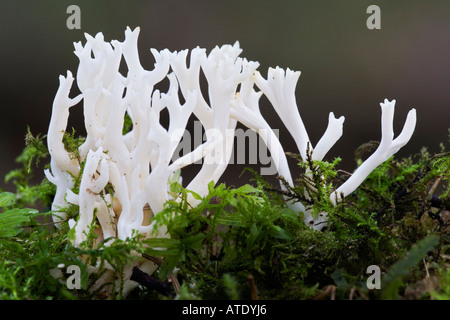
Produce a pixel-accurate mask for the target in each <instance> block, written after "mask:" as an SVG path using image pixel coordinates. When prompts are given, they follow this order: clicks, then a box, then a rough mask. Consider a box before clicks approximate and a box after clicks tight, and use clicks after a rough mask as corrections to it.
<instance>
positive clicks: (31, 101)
mask: <svg viewBox="0 0 450 320" xmlns="http://www.w3.org/2000/svg"><path fill="white" fill-rule="evenodd" d="M71 4H75V5H78V6H79V7H80V9H81V29H80V30H69V29H68V28H67V27H66V20H67V18H68V17H69V14H67V13H66V9H67V7H68V6H69V5H71ZM371 4H376V5H378V6H380V8H381V27H382V29H381V30H369V29H368V28H367V27H366V20H367V18H368V17H369V14H367V13H366V9H367V7H368V6H369V5H371ZM0 23H1V28H0V40H1V42H0V65H1V84H0V92H1V93H0V94H1V101H2V109H1V117H0V119H1V120H0V121H1V125H0V150H1V153H2V157H1V158H0V176H1V177H4V175H5V174H6V173H7V172H9V171H10V170H12V169H14V168H16V167H17V164H16V162H15V158H16V157H17V156H18V155H19V154H20V152H21V150H22V149H23V147H24V136H25V133H26V128H27V126H29V127H30V128H31V131H32V133H34V134H37V133H42V134H46V132H47V128H48V124H49V121H50V115H51V108H52V102H53V98H54V95H55V93H56V90H57V88H58V76H59V75H60V74H65V73H66V71H67V70H71V71H72V72H73V73H74V74H75V73H76V70H77V66H78V59H77V57H76V56H75V55H74V54H73V42H77V41H80V40H81V41H82V42H83V43H84V42H85V40H84V35H83V34H84V32H87V33H89V34H91V35H95V34H96V33H97V32H103V34H104V36H105V39H106V40H107V41H110V40H112V39H117V40H120V41H122V40H123V39H124V30H125V28H126V26H130V27H131V28H134V27H136V26H140V28H141V33H140V38H139V47H140V55H141V61H142V64H143V66H144V67H145V68H147V69H151V68H152V66H153V57H152V55H151V54H150V52H149V49H150V48H156V49H158V50H161V49H164V48H168V49H170V50H181V49H185V48H188V49H191V48H194V47H196V46H200V47H204V48H206V49H207V50H208V52H209V50H211V49H212V48H213V47H214V46H215V45H222V44H226V43H231V44H232V43H234V42H235V41H236V40H239V42H240V45H241V47H242V48H243V49H244V52H243V54H242V55H241V56H243V57H246V58H247V59H249V60H255V61H259V62H260V67H259V70H260V71H261V72H262V73H263V75H264V76H265V75H266V71H267V68H268V67H271V66H273V67H275V66H277V65H279V66H280V67H283V68H287V67H289V68H290V69H293V70H300V71H302V76H301V78H300V81H299V84H298V87H297V102H298V105H299V109H300V113H301V116H302V118H303V121H304V123H305V125H306V128H307V130H308V133H309V136H310V139H311V141H312V143H313V144H314V145H315V144H316V143H317V141H318V139H319V138H320V137H321V135H322V134H323V132H324V131H325V129H326V126H327V122H328V113H329V112H330V111H333V112H334V113H335V115H336V116H337V117H339V116H341V115H344V116H345V117H346V120H345V123H344V135H343V137H342V138H341V139H340V140H339V142H338V143H337V144H336V145H335V146H334V148H333V149H332V151H331V152H330V153H329V154H328V157H327V160H332V159H333V158H334V157H336V156H341V157H342V158H343V161H342V164H341V168H342V169H346V170H352V169H353V168H354V167H355V162H354V158H353V152H354V150H355V149H356V148H357V147H358V146H359V145H361V144H362V143H365V142H368V141H370V140H379V139H380V114H381V112H380V107H379V103H380V102H382V101H383V100H384V99H385V98H388V99H389V100H391V99H396V100H397V106H396V114H395V125H394V128H395V133H396V134H399V133H400V130H401V128H402V126H403V123H404V120H405V117H406V114H407V112H408V111H409V109H411V108H413V107H414V108H416V109H417V113H418V124H417V128H416V131H415V134H414V136H413V138H412V139H411V141H410V143H409V144H408V145H407V146H406V147H405V148H403V149H402V150H401V151H400V153H399V156H407V155H409V154H413V153H417V152H419V150H420V149H421V147H422V146H427V147H428V148H429V149H430V150H431V151H438V150H439V143H440V142H446V141H447V140H448V128H449V127H450V121H449V120H450V1H448V0H433V1H425V0H397V1H387V0H386V1H363V0H347V1H334V0H316V1H306V0H290V1H287V0H285V1H269V0H246V1H238V0H227V1H218V0H214V1H212V0H189V1H180V0H178V1H175V0H150V1H138V0H131V1H121V0H108V1H87V0H85V1H63V0H59V1H54V0H52V1H50V0H21V1H17V0H2V1H1V3H0ZM75 91H76V90H75V89H74V92H75ZM262 104H263V107H270V106H269V105H268V103H267V101H265V100H262ZM78 109H80V108H78ZM73 113H74V114H73V116H72V117H71V122H70V123H71V124H73V125H74V126H76V125H77V124H78V125H79V124H80V122H81V120H82V117H81V110H78V111H77V110H74V111H73ZM270 122H271V124H272V125H273V127H274V128H280V134H281V140H282V141H284V142H285V145H286V143H288V144H291V143H292V140H291V138H290V136H289V135H288V133H287V132H286V131H284V127H283V125H282V123H281V122H280V121H279V119H278V118H276V117H275V116H274V117H273V119H271V120H270ZM286 151H296V150H295V148H294V146H293V145H290V146H288V147H286ZM243 167H244V166H242V165H234V166H232V167H231V168H229V169H228V171H227V173H226V175H225V176H224V180H225V181H228V182H231V183H237V184H240V183H241V182H240V181H238V180H236V177H237V176H238V174H239V173H240V172H241V170H242V168H243ZM42 177H43V175H40V172H39V173H38V176H37V177H36V178H37V179H41V178H42ZM0 187H1V188H3V189H6V190H13V189H14V186H13V185H12V184H11V183H9V184H5V183H4V181H3V178H1V179H0Z"/></svg>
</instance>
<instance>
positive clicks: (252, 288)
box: [248, 275, 259, 300]
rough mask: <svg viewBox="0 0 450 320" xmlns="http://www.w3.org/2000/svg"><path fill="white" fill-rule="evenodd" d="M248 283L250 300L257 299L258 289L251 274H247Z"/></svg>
mask: <svg viewBox="0 0 450 320" xmlns="http://www.w3.org/2000/svg"><path fill="white" fill-rule="evenodd" d="M248 284H249V285H250V292H251V297H252V300H258V298H259V297H258V289H257V288H256V284H255V278H254V277H253V276H252V275H249V276H248Z"/></svg>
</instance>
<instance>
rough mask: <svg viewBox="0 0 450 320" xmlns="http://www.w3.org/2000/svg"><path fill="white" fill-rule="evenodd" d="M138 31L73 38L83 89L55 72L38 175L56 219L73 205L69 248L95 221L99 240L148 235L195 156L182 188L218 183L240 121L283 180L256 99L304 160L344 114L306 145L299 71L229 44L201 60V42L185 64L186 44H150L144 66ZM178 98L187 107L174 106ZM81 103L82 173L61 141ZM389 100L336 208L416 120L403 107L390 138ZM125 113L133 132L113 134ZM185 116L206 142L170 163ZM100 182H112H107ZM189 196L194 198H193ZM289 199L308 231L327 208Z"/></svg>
mask: <svg viewBox="0 0 450 320" xmlns="http://www.w3.org/2000/svg"><path fill="white" fill-rule="evenodd" d="M138 34H139V28H136V29H135V30H133V31H132V30H130V29H129V28H127V30H126V31H125V40H124V41H123V42H119V41H111V42H110V43H108V42H105V41H104V38H103V35H102V34H101V33H98V34H97V35H96V36H95V38H94V37H91V36H90V35H88V34H86V40H87V41H86V44H85V45H84V46H83V45H82V44H81V43H75V44H74V45H75V54H76V55H77V57H78V58H79V60H80V64H79V67H78V72H77V76H76V80H77V81H76V82H77V85H78V88H79V89H80V91H81V93H80V94H79V95H78V96H77V97H75V98H69V92H70V89H71V86H72V83H73V81H74V78H73V76H72V73H71V72H70V71H68V72H67V76H66V77H64V76H60V78H59V80H60V86H59V89H58V91H57V94H56V97H55V99H54V103H53V112H52V118H51V122H50V126H49V130H48V147H49V150H50V155H51V171H50V170H47V171H46V172H45V173H46V176H47V178H48V179H49V180H50V181H51V182H52V183H54V184H55V185H56V186H57V192H56V195H55V199H54V202H53V207H52V210H53V211H54V212H55V213H56V217H55V218H54V219H55V223H56V225H57V226H60V224H61V223H62V221H66V220H67V216H66V214H65V213H64V208H66V207H67V206H68V203H72V204H76V205H79V214H78V216H77V217H76V220H73V219H70V221H69V226H70V228H74V232H75V241H74V242H75V244H76V245H79V244H80V243H81V242H83V241H84V240H85V239H86V234H87V232H88V230H89V227H90V226H91V224H92V223H93V222H97V224H98V225H99V227H100V230H99V236H100V239H106V238H108V237H112V238H119V239H126V238H127V237H130V236H131V235H132V233H133V232H138V233H140V234H143V235H147V236H150V235H151V231H152V230H153V229H152V228H153V226H154V224H153V223H152V217H153V216H154V215H156V214H158V212H160V211H161V210H162V209H163V205H164V203H165V202H166V201H167V200H168V199H169V198H170V197H171V194H170V192H169V190H168V185H169V183H170V181H173V180H174V179H178V178H179V175H178V172H179V170H180V169H182V168H184V167H187V166H189V165H192V164H194V163H195V162H197V161H199V160H202V159H203V164H202V167H201V169H200V171H199V172H198V174H197V175H196V176H195V177H194V179H193V180H192V181H191V182H190V183H189V184H188V185H187V186H186V188H187V189H189V190H192V191H195V192H196V193H198V194H199V195H200V196H205V195H206V193H207V191H208V188H207V185H208V183H209V182H210V181H214V183H216V182H217V181H218V179H219V178H220V177H221V175H222V174H223V173H224V171H225V169H226V167H227V164H228V163H229V160H230V157H231V153H232V150H233V139H234V137H233V134H230V133H233V131H234V129H235V128H236V124H237V122H241V123H242V124H243V125H244V126H247V127H248V128H250V129H252V130H254V131H256V132H257V133H259V135H260V137H261V138H262V140H263V141H264V142H265V143H266V145H267V147H268V149H269V150H270V152H271V156H272V160H273V162H274V164H275V166H276V168H277V170H278V173H279V174H280V175H281V176H283V177H284V178H285V180H286V181H287V182H288V183H289V184H291V185H292V184H293V179H292V176H291V173H290V170H289V167H288V162H287V159H286V156H285V151H284V149H283V146H282V144H281V143H280V141H279V140H278V139H277V137H276V136H275V134H274V131H273V129H272V128H271V127H270V125H269V124H268V122H267V121H266V120H265V119H264V117H263V116H262V114H261V112H260V109H259V99H260V97H261V95H262V94H264V95H266V97H267V98H268V100H269V101H270V103H271V104H272V106H273V108H274V109H275V111H276V113H277V114H278V115H279V117H280V119H281V120H282V122H283V123H284V125H285V126H286V128H287V129H288V131H289V132H290V133H291V135H292V137H293V139H294V141H295V143H296V146H297V149H298V153H299V154H300V155H301V157H302V158H303V159H304V160H306V157H307V148H309V150H310V151H312V159H313V160H322V159H323V158H324V157H325V155H326V153H327V152H328V151H329V150H330V149H331V147H332V146H333V145H334V144H335V143H336V141H337V140H338V139H339V138H340V137H341V136H342V133H343V131H342V127H343V122H344V117H340V118H336V117H335V116H334V114H333V113H332V112H331V113H330V115H329V119H328V127H327V129H326V131H325V133H324V135H323V137H322V138H321V139H320V140H319V142H318V143H317V145H316V146H315V147H314V148H313V146H312V144H311V142H310V140H309V138H308V133H307V131H306V127H305V125H304V124H303V121H302V119H301V116H300V114H299V111H298V107H297V103H296V99H295V88H296V85H297V81H298V79H299V77H300V72H298V71H297V72H295V71H292V70H289V69H287V70H283V69H281V68H279V67H276V68H275V69H273V68H270V69H269V71H268V75H267V79H264V77H263V76H262V75H261V74H260V72H259V71H257V70H256V69H257V67H258V65H259V64H258V63H257V62H253V61H247V60H246V59H245V58H240V57H239V55H240V53H241V51H242V50H241V49H240V47H239V43H238V42H236V43H235V44H234V45H224V46H222V47H215V48H214V49H213V50H212V51H211V52H210V53H209V54H208V55H207V54H206V52H205V49H201V48H198V47H197V48H195V49H193V50H191V52H190V59H189V61H187V56H188V50H183V51H180V52H176V51H175V52H170V51H169V50H167V49H165V50H162V51H159V52H158V51H157V50H155V49H152V50H151V53H152V54H153V56H154V59H155V65H154V68H153V70H151V71H148V70H145V69H144V68H143V67H142V65H141V63H140V61H139V55H138V51H137V41H138ZM122 57H123V58H124V60H125V62H126V66H127V68H128V73H127V74H126V75H122V74H121V73H120V72H119V65H120V63H121V59H122ZM188 65H189V66H188ZM200 72H203V73H204V75H205V76H206V80H207V85H208V97H204V96H203V95H202V91H201V89H200ZM165 78H167V79H168V80H169V83H170V86H169V89H168V91H167V92H166V93H161V92H160V91H159V90H155V89H154V87H155V85H157V84H158V83H160V82H161V81H163V80H164V79H165ZM238 89H239V90H238ZM257 89H259V90H260V91H256V90H257ZM180 96H182V97H183V99H184V103H181V102H180V98H179V97H180ZM81 101H82V105H83V112H84V124H85V128H86V132H87V137H86V140H85V142H84V144H83V145H81V146H80V148H79V150H78V151H79V155H80V158H81V160H82V162H84V167H83V168H81V165H80V163H79V162H78V161H77V160H76V159H75V158H74V157H73V156H72V155H71V154H69V153H68V152H67V151H66V149H65V147H64V144H63V134H64V131H66V129H67V123H68V117H69V110H70V108H71V107H72V106H75V105H77V104H78V103H79V102H81ZM207 101H209V102H207ZM394 106H395V100H394V101H391V102H389V101H387V100H385V101H384V103H381V110H382V138H381V143H380V145H379V148H378V149H377V150H376V151H375V153H374V154H373V155H372V156H371V157H370V158H368V159H367V160H366V161H365V162H364V163H363V164H362V165H361V166H360V167H359V168H358V169H357V170H356V171H355V172H354V173H353V175H352V176H351V177H350V178H349V179H348V180H347V181H346V182H345V183H343V185H341V186H340V187H339V188H338V189H337V190H336V191H335V192H333V193H332V194H331V195H330V199H331V201H332V202H333V203H334V204H336V202H337V201H340V200H341V199H342V197H345V196H347V195H348V194H350V193H351V192H353V191H354V190H355V189H356V188H357V187H358V186H359V185H360V184H361V183H362V182H363V180H364V179H365V178H366V177H367V176H368V174H369V173H370V172H371V171H372V170H374V169H375V168H376V167H377V166H378V165H379V164H381V163H382V162H384V161H386V160H387V159H388V158H389V157H390V156H392V155H393V154H395V153H396V152H397V151H398V150H399V149H400V148H401V147H403V146H404V145H405V144H406V143H407V142H408V141H409V139H410V138H411V136H412V133H413V131H414V128H415V124H416V112H415V110H414V109H412V110H411V111H410V112H409V114H408V117H407V119H406V122H405V126H404V129H403V131H402V133H401V134H400V135H399V137H398V138H396V139H393V129H392V122H393V116H394ZM165 108H167V110H168V113H169V118H170V124H169V127H168V129H166V128H165V127H164V126H163V125H161V124H160V115H161V112H162V111H163V110H164V109H165ZM126 114H128V116H129V117H130V118H131V120H132V122H133V127H132V130H131V131H130V132H128V133H126V134H122V129H123V125H124V118H125V116H126ZM192 115H193V116H195V117H196V118H197V119H198V120H199V121H200V122H201V124H202V126H203V127H204V129H205V132H206V141H205V142H204V143H203V144H201V145H199V146H198V147H197V148H195V149H194V150H192V151H191V152H190V153H188V154H185V155H183V156H182V157H180V158H178V159H176V160H174V161H171V159H173V156H174V152H175V150H176V148H177V146H178V144H179V143H180V140H181V138H182V134H183V132H184V130H185V128H186V126H187V122H188V119H189V118H190V117H191V116H192ZM81 171H82V172H81ZM80 172H81V182H80V187H79V193H78V194H76V193H74V192H72V191H71V190H72V188H73V186H74V181H73V177H77V176H78V175H79V174H80ZM180 179H181V178H180ZM107 185H109V186H110V187H109V188H106V186H107ZM191 202H192V205H195V201H194V199H191ZM291 206H292V208H294V209H295V210H297V211H303V213H304V217H305V222H306V223H307V224H308V225H310V226H313V227H314V228H316V229H320V228H321V227H322V226H323V225H324V223H323V222H324V221H325V220H326V213H324V214H322V215H320V216H319V217H313V216H312V214H311V213H310V212H309V211H308V209H305V207H304V206H303V205H302V204H301V203H293V204H291ZM94 212H95V214H94ZM157 231H158V233H159V236H161V237H164V236H166V234H165V231H166V230H157Z"/></svg>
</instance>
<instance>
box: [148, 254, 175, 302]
mask: <svg viewBox="0 0 450 320" xmlns="http://www.w3.org/2000/svg"><path fill="white" fill-rule="evenodd" d="M142 256H143V257H144V258H145V259H147V260H150V261H151V262H153V263H155V264H156V265H157V266H158V267H161V265H162V263H163V260H162V259H161V258H158V257H152V256H150V255H148V254H146V253H143V254H142ZM169 282H171V283H172V286H173V289H174V290H175V292H176V293H179V292H180V283H179V282H178V279H177V277H175V275H174V274H173V272H171V273H170V274H169Z"/></svg>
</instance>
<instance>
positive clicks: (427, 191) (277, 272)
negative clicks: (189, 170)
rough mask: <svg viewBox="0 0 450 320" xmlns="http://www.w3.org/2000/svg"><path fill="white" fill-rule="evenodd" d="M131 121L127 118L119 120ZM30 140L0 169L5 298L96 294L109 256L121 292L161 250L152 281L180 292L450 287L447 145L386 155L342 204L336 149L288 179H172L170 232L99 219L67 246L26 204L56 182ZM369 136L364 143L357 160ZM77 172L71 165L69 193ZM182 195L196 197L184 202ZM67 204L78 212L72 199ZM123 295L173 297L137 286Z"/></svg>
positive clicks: (69, 145)
mask: <svg viewBox="0 0 450 320" xmlns="http://www.w3.org/2000/svg"><path fill="white" fill-rule="evenodd" d="M130 125H131V123H128V124H127V123H125V125H124V130H129V127H130ZM127 128H128V129H127ZM26 141H27V144H26V147H25V149H24V152H23V153H22V154H21V156H20V157H19V158H18V162H19V163H20V164H21V165H22V168H20V169H17V170H14V171H12V172H11V173H10V174H8V175H7V180H8V181H12V182H14V183H15V185H16V187H17V190H16V193H14V194H13V193H2V194H0V207H2V212H1V213H0V261H1V263H0V288H1V289H0V299H91V298H98V297H99V294H100V292H101V290H99V289H97V290H93V285H94V283H95V281H96V280H97V279H98V278H99V277H100V276H102V275H105V273H106V272H111V271H107V269H106V268H105V266H107V265H110V266H112V267H113V268H114V270H115V272H114V276H113V279H114V280H117V282H114V285H115V286H116V289H118V290H117V294H115V295H112V296H110V297H109V298H116V299H122V298H123V297H122V296H121V293H120V292H121V290H120V289H121V286H122V285H123V281H122V280H123V277H122V272H123V270H124V268H125V266H126V265H127V264H129V263H130V262H131V261H135V260H136V259H143V258H142V257H140V256H141V255H143V254H145V255H148V256H153V257H159V258H161V259H162V261H163V262H162V265H161V267H160V268H159V269H158V270H157V272H156V273H155V274H154V275H153V276H154V277H155V278H156V279H158V281H165V280H166V279H167V277H168V276H169V275H170V274H172V273H173V272H176V277H177V279H178V281H179V282H180V284H181V289H180V292H179V294H178V295H177V296H176V297H175V299H185V298H189V299H194V298H195V299H197V298H198V299H251V298H254V297H255V295H258V296H259V298H262V299H315V298H330V297H331V296H333V297H335V298H336V299H348V298H349V297H350V296H351V297H352V298H356V299H386V298H393V299H394V298H395V299H403V298H408V297H410V296H411V290H413V289H411V288H414V290H415V291H414V292H415V296H416V297H420V298H421V299H429V298H432V299H446V298H448V296H449V294H448V292H449V282H450V281H449V273H448V256H449V255H450V235H449V229H448V217H449V208H450V206H449V203H450V200H449V193H450V188H449V176H450V174H449V173H450V169H449V168H450V154H449V153H448V152H446V151H445V148H444V147H443V146H441V151H440V152H439V153H436V154H430V153H429V152H428V151H427V150H426V149H425V148H424V149H422V150H421V151H420V153H418V154H417V155H414V156H411V157H408V158H396V157H392V158H391V159H389V160H388V161H386V162H385V163H383V164H382V165H380V166H379V167H378V168H377V169H375V170H374V171H373V172H372V173H371V174H370V175H369V176H368V178H367V179H366V180H365V181H364V183H363V184H362V185H361V186H360V187H359V188H358V189H357V190H356V191H355V192H353V193H352V194H351V195H349V196H348V197H346V198H345V200H344V201H342V202H341V203H339V204H338V205H337V206H333V205H332V204H331V202H330V200H329V195H330V193H331V192H332V191H333V190H335V189H336V187H337V186H339V185H340V184H341V183H342V182H343V181H344V180H345V179H347V178H348V173H346V172H343V171H341V170H339V169H338V167H339V161H340V159H339V158H337V159H335V160H334V161H333V162H332V163H328V162H325V161H312V160H311V157H310V156H309V157H308V159H307V161H305V162H303V161H301V159H300V158H299V157H298V156H296V155H292V156H293V157H295V158H296V159H297V160H298V162H299V167H300V169H301V173H300V175H299V176H298V177H297V179H295V185H294V186H293V187H291V186H289V185H287V184H285V185H286V190H280V189H279V187H278V186H272V185H271V184H270V183H268V182H267V181H265V180H264V178H263V177H261V176H259V175H258V174H257V173H256V172H254V171H252V170H251V169H247V170H249V171H250V172H252V173H253V175H254V179H253V180H252V184H251V185H250V184H248V185H244V186H240V187H233V186H226V185H225V184H219V185H217V186H214V185H213V184H210V185H209V193H208V195H207V196H206V197H204V198H201V197H199V196H198V195H197V194H195V193H194V192H192V191H189V190H186V189H184V188H183V187H182V186H181V185H179V184H178V183H176V182H175V183H173V184H172V185H171V192H172V193H173V194H174V195H176V196H177V197H178V199H177V201H169V202H167V203H166V205H165V208H164V210H163V211H162V212H161V213H160V214H158V215H157V216H156V217H157V218H156V224H157V225H165V226H167V232H168V235H169V236H170V237H168V238H150V239H145V240H144V239H142V237H139V236H137V235H135V236H133V237H131V238H130V239H127V240H125V241H122V240H117V239H116V240H114V241H110V242H108V245H105V241H106V240H105V241H103V242H100V243H98V241H94V240H96V233H95V232H94V229H95V227H96V225H95V223H94V224H92V225H91V228H90V232H89V233H88V237H87V240H86V241H85V242H84V243H83V244H82V245H81V246H79V247H74V246H73V245H72V244H71V241H70V240H71V232H68V230H67V227H65V228H62V229H56V228H54V227H53V226H52V225H51V224H47V223H45V222H43V221H45V219H44V220H42V216H44V217H48V216H50V215H52V213H51V212H47V211H48V210H44V212H45V213H38V212H37V211H36V210H35V209H27V208H26V207H31V208H33V207H35V206H36V204H37V202H41V203H44V204H45V206H46V207H47V208H48V207H49V206H50V204H51V202H52V198H53V195H54V192H55V189H54V187H53V186H52V184H51V183H49V181H47V180H46V179H44V180H43V181H42V182H41V183H38V184H35V185H33V183H32V181H33V180H32V176H33V170H34V169H35V168H37V164H39V163H40V162H42V161H43V160H44V159H46V158H48V152H47V150H46V147H45V145H44V144H43V141H44V137H40V136H37V137H33V136H32V135H31V133H30V132H28V134H27V138H26ZM83 141H84V139H83V138H82V137H76V135H75V132H72V133H71V134H65V135H64V143H65V147H66V149H67V150H68V151H69V152H70V153H71V154H72V156H73V157H74V158H77V159H78V160H79V162H80V166H81V172H82V171H83V165H84V163H83V161H82V159H80V157H79V154H78V153H77V150H78V147H79V146H80V145H81V143H83ZM375 146H376V143H369V144H366V145H364V146H362V147H361V148H359V149H358V150H357V152H356V154H355V158H356V161H357V163H361V162H362V159H363V158H364V156H365V154H366V152H368V151H370V149H373V147H375ZM80 177H81V175H79V176H78V177H73V179H74V183H75V184H74V189H73V191H74V192H76V193H77V192H78V187H79V181H80ZM280 180H281V182H284V181H283V179H282V177H280ZM112 192H113V189H112V186H110V185H109V186H108V193H109V194H111V193H112ZM188 195H192V196H193V197H194V198H196V199H198V200H199V201H200V204H199V205H198V206H197V207H195V208H191V207H190V206H189V205H188V203H187V197H188ZM287 200H290V201H301V202H302V203H304V204H305V205H307V206H308V207H310V208H311V209H312V211H313V214H315V215H318V214H320V213H322V212H328V218H329V221H328V225H327V227H326V228H324V229H323V230H322V231H314V230H312V229H310V228H309V227H307V226H305V225H304V223H303V216H302V213H297V212H293V211H292V210H291V209H289V208H288V206H287ZM64 210H65V213H66V214H67V215H68V217H70V218H74V219H76V218H77V216H78V210H79V208H78V206H75V205H70V206H69V207H68V208H65V209H64ZM47 220H48V219H47ZM431 234H432V236H431V237H430V235H431ZM430 239H432V240H430ZM97 240H98V239H97ZM61 264H64V265H65V266H68V265H73V264H75V265H78V266H79V267H80V268H81V271H82V289H80V290H76V291H70V290H68V289H67V287H66V285H65V280H66V279H67V277H68V275H67V274H64V273H63V274H62V278H61V279H59V280H57V279H55V277H53V276H52V275H51V272H50V270H58V269H61V268H58V265H61ZM93 265H98V266H100V267H99V271H98V272H97V273H89V272H88V271H87V270H88V267H89V266H93ZM370 265H377V266H379V267H380V269H381V270H382V272H383V273H385V276H384V279H383V284H382V290H381V291H377V290H369V289H368V288H367V286H366V280H367V278H368V274H367V273H366V271H367V267H368V266H370ZM426 266H428V267H426ZM426 279H437V280H436V281H437V283H438V285H436V286H434V287H433V286H431V287H432V289H429V288H430V286H428V287H426V288H428V289H423V288H422V287H423V286H421V285H420V284H421V281H425V280H426ZM427 281H428V280H427ZM430 281H431V280H430ZM111 285H112V283H111ZM383 286H384V288H383ZM424 288H425V287H424ZM417 290H419V291H420V292H419V293H417ZM427 290H428V291H427ZM114 292H116V291H114ZM408 292H409V293H408ZM128 298H133V299H171V297H167V296H163V295H161V294H159V293H156V292H155V291H152V290H150V289H145V288H143V287H139V288H137V289H135V290H134V291H133V292H132V293H131V294H130V295H129V296H128Z"/></svg>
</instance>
